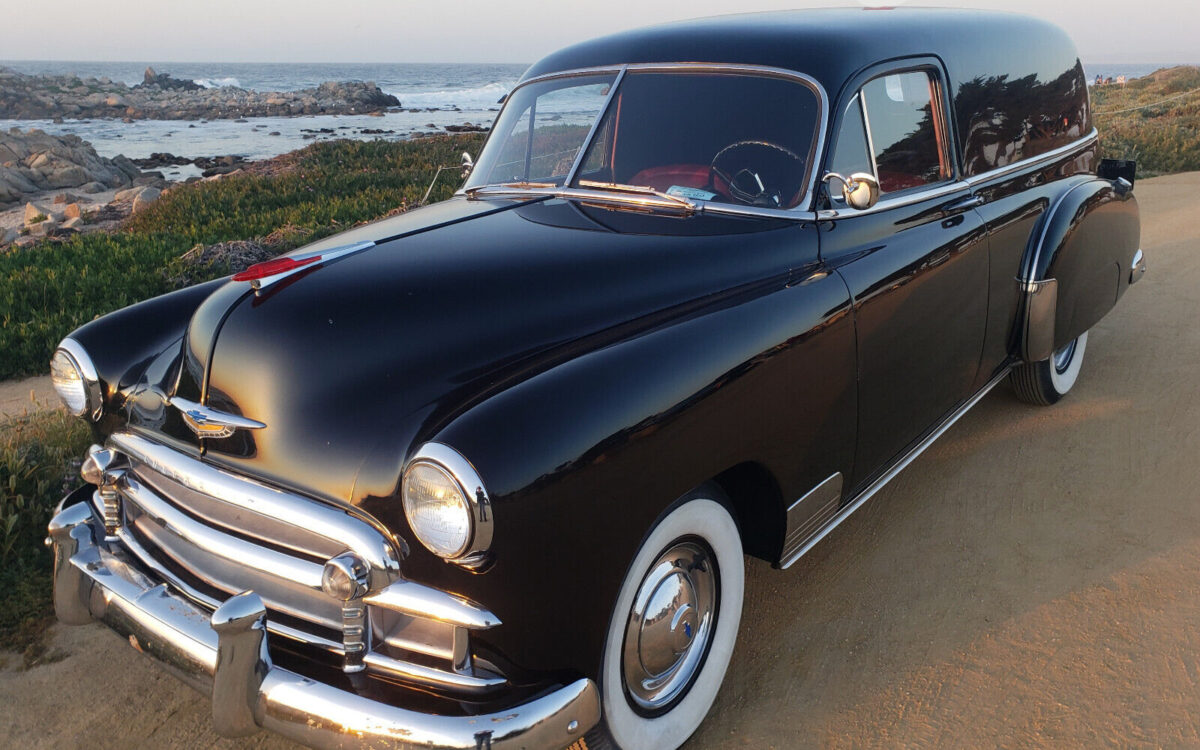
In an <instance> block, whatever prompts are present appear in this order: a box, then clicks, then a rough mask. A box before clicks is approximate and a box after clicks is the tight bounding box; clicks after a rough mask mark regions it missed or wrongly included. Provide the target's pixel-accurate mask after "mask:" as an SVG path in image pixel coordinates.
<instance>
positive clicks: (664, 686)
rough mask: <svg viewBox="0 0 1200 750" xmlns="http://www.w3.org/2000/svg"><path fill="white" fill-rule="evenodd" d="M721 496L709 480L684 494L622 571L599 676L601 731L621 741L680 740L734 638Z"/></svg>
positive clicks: (735, 539) (713, 687)
mask: <svg viewBox="0 0 1200 750" xmlns="http://www.w3.org/2000/svg"><path fill="white" fill-rule="evenodd" d="M724 499H725V498H724V496H723V495H722V493H721V492H720V489H719V488H717V487H715V486H712V485H705V486H704V487H702V488H700V489H699V490H697V491H695V492H692V493H689V494H688V495H686V496H685V497H684V498H682V499H681V500H680V501H679V502H678V503H677V504H676V506H675V507H674V509H673V510H671V511H670V512H669V513H668V514H667V515H666V516H665V517H664V518H662V520H660V521H659V522H658V524H657V525H656V526H655V527H654V529H653V530H652V531H651V532H650V534H649V536H647V538H646V540H645V541H644V542H643V543H642V546H641V548H640V549H639V550H638V553H637V555H636V557H635V558H634V561H633V564H632V565H630V566H629V570H628V572H627V573H626V575H625V581H624V583H623V584H622V586H621V592H620V594H619V595H618V597H617V603H616V606H615V607H614V609H613V614H612V616H611V618H610V621H609V627H608V636H607V639H606V641H605V648H604V663H603V667H602V672H601V685H600V690H601V696H602V701H603V721H602V723H601V727H600V729H601V735H602V736H603V737H604V739H606V740H608V741H609V742H611V743H612V744H613V745H614V746H616V747H618V748H622V749H623V750H641V749H642V748H656V749H657V748H675V747H678V746H679V745H681V744H683V742H684V741H685V740H687V738H688V737H690V736H691V734H692V733H693V732H695V731H696V728H697V727H699V726H700V722H701V721H703V720H704V717H705V715H706V714H707V713H708V709H709V707H710V706H712V702H713V699H714V698H716V696H717V690H718V688H720V686H721V681H722V680H723V679H724V677H725V670H726V668H727V667H728V666H729V657H730V656H731V655H732V653H733V646H734V642H735V640H736V639H737V631H738V624H739V622H740V621H741V616H742V592H743V586H744V577H745V572H744V561H743V558H742V543H741V539H740V537H739V535H738V530H737V525H736V524H735V523H734V521H733V518H732V516H731V515H730V514H729V511H728V510H726V507H725V505H724V504H723V503H722V501H723V500H724ZM597 739H599V738H597ZM589 744H592V743H591V740H590V739H589Z"/></svg>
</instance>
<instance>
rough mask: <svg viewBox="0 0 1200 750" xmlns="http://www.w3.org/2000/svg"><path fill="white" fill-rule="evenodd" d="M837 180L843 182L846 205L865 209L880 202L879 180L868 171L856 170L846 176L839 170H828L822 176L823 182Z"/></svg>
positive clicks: (861, 209) (843, 197) (843, 198)
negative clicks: (838, 171) (839, 172)
mask: <svg viewBox="0 0 1200 750" xmlns="http://www.w3.org/2000/svg"><path fill="white" fill-rule="evenodd" d="M833 180H837V181H838V182H840V183H841V184H842V200H844V201H846V205H848V206H850V207H851V208H856V209H858V210H859V211H865V210H867V209H868V208H871V207H872V206H874V205H875V204H876V203H878V202H879V192H880V190H879V180H877V179H875V176H874V175H871V174H867V173H866V172H855V173H854V174H852V175H850V176H849V177H846V176H845V175H841V174H838V173H837V172H826V173H825V176H824V177H822V178H821V183H822V184H828V183H829V182H832V181H833Z"/></svg>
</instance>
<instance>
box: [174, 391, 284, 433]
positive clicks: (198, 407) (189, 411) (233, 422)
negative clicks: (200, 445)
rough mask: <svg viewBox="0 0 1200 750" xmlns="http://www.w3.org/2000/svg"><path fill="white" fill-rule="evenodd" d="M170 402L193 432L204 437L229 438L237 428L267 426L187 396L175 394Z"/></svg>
mask: <svg viewBox="0 0 1200 750" xmlns="http://www.w3.org/2000/svg"><path fill="white" fill-rule="evenodd" d="M170 403H171V406H174V407H175V408H176V409H178V410H179V411H180V412H181V413H182V414H183V421H184V422H187V426H188V427H190V428H191V430H192V432H194V433H196V435H198V436H199V437H202V438H227V437H229V436H230V435H232V434H233V433H234V432H235V431H237V430H261V429H262V428H264V427H266V425H265V424H263V423H262V422H258V421H256V420H253V419H246V418H245V417H239V416H237V415H234V414H226V413H225V412H221V411H217V410H216V409H210V408H209V407H207V406H205V405H203V404H197V403H196V402H195V401H188V400H187V399H186V398H179V397H178V396H174V397H172V398H171V401H170Z"/></svg>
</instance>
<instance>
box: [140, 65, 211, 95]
mask: <svg viewBox="0 0 1200 750" xmlns="http://www.w3.org/2000/svg"><path fill="white" fill-rule="evenodd" d="M133 88H135V89H141V88H156V89H162V90H164V91H204V90H205V88H204V87H203V86H201V85H200V84H198V83H196V82H195V81H189V80H187V79H186V78H172V77H171V76H169V75H167V74H166V73H156V72H155V71H154V68H146V72H145V73H144V74H143V75H142V82H141V83H139V84H137V85H136V86H133Z"/></svg>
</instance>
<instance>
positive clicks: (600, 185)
mask: <svg viewBox="0 0 1200 750" xmlns="http://www.w3.org/2000/svg"><path fill="white" fill-rule="evenodd" d="M579 185H580V187H585V188H595V189H597V190H612V191H616V192H620V193H634V194H635V195H653V196H655V197H657V198H662V199H663V200H665V201H670V202H672V203H675V204H678V205H680V206H685V207H687V208H688V209H689V210H692V211H695V210H696V209H698V208H699V207H700V206H699V204H698V203H696V202H695V201H692V200H688V199H687V198H684V197H683V196H680V195H671V194H670V193H664V192H662V191H661V190H655V189H654V188H652V187H649V186H647V185H622V184H621V183H619V182H592V181H591V180H580V181H579Z"/></svg>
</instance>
